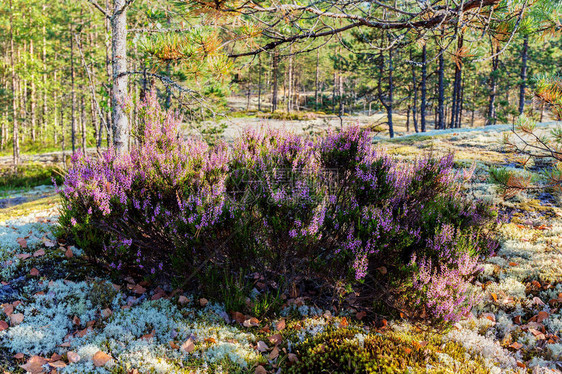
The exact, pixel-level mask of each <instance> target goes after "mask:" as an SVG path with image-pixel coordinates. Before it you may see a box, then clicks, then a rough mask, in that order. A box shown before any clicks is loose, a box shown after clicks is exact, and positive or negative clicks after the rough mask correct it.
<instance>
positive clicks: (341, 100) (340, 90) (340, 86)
mask: <svg viewBox="0 0 562 374" xmlns="http://www.w3.org/2000/svg"><path fill="white" fill-rule="evenodd" d="M339 83H340V84H339V90H338V98H339V101H340V112H339V113H340V117H341V116H343V114H344V110H345V109H344V107H343V105H344V104H343V97H344V95H343V76H341V75H340V82H339Z"/></svg>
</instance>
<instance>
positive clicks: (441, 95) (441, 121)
mask: <svg viewBox="0 0 562 374" xmlns="http://www.w3.org/2000/svg"><path fill="white" fill-rule="evenodd" d="M444 53H445V51H444V50H443V49H440V50H439V71H438V75H439V85H438V92H437V112H438V117H437V121H438V123H437V128H438V129H440V130H441V129H444V128H445V85H444V78H445V56H443V54H444Z"/></svg>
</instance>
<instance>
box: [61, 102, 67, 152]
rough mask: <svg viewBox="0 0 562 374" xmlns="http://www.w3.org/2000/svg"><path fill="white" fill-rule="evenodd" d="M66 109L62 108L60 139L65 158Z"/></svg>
mask: <svg viewBox="0 0 562 374" xmlns="http://www.w3.org/2000/svg"><path fill="white" fill-rule="evenodd" d="M64 132H65V131H64V107H63V106H62V105H61V106H60V137H61V146H62V154H63V156H64V151H65V139H66V137H65V134H64Z"/></svg>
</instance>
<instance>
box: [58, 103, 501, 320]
mask: <svg viewBox="0 0 562 374" xmlns="http://www.w3.org/2000/svg"><path fill="white" fill-rule="evenodd" d="M139 109H140V113H141V114H142V115H143V116H144V124H145V128H144V133H143V134H142V136H140V137H139V138H138V141H139V145H138V146H136V147H134V148H133V149H132V150H131V152H130V153H129V154H126V155H123V156H117V155H115V154H114V153H113V152H112V151H108V152H106V153H105V154H104V155H103V157H102V158H95V159H92V158H89V157H87V156H83V155H77V156H76V157H74V158H73V163H72V166H71V168H70V169H69V171H68V173H67V175H66V177H65V180H64V184H63V186H62V188H61V196H62V205H63V209H62V213H61V219H60V234H61V235H67V236H68V237H70V238H71V239H72V240H74V241H75V242H76V243H77V245H78V246H79V247H80V248H83V249H84V250H85V251H86V253H87V254H88V255H89V257H90V258H92V259H94V260H95V261H97V262H99V263H101V264H104V265H105V266H107V267H108V268H111V269H113V270H114V271H116V272H120V273H121V274H131V275H137V276H138V275H142V276H145V277H148V278H161V279H162V278H164V279H169V280H173V281H174V282H175V283H174V285H176V286H182V287H190V286H191V287H195V286H199V287H201V286H206V288H207V289H211V288H215V289H220V288H221V287H225V285H226V287H227V290H228V291H227V292H226V294H227V295H228V297H231V296H232V295H233V294H235V292H234V290H233V291H232V292H231V290H230V289H229V286H232V288H237V289H241V288H242V289H243V288H244V287H246V284H245V282H249V283H250V285H252V286H253V285H254V284H257V283H260V286H259V287H257V292H258V293H259V294H260V295H262V298H258V300H259V302H260V303H265V304H266V305H265V306H263V307H259V308H261V309H264V310H267V309H268V305H269V304H274V303H275V301H274V300H270V301H267V300H268V298H272V299H275V298H277V297H279V296H280V295H282V294H290V293H292V294H294V293H295V292H297V291H296V290H297V289H303V287H304V288H306V287H307V284H308V286H310V284H311V283H312V284H315V285H320V288H321V289H326V288H327V289H329V288H330V287H329V286H330V285H332V286H333V285H336V284H337V285H340V286H341V287H339V289H340V290H342V289H343V290H347V291H344V292H349V290H351V289H353V288H354V287H355V288H356V289H357V290H360V291H361V292H363V293H364V295H365V296H367V299H368V300H371V301H372V300H374V298H375V297H376V295H380V292H379V289H378V288H377V287H379V286H381V285H382V287H383V288H384V289H387V290H389V291H390V292H391V293H392V294H393V295H394V296H393V298H392V300H387V301H390V302H391V303H392V304H393V305H392V306H391V307H400V308H402V309H403V310H407V311H408V313H409V315H410V316H412V317H422V318H431V319H434V320H444V321H455V320H458V319H459V318H461V317H462V316H463V315H466V314H467V313H468V311H469V310H470V309H471V307H472V305H473V304H474V303H475V302H476V301H477V298H476V296H475V295H474V294H473V292H472V290H471V287H470V284H469V281H470V280H471V279H472V278H473V276H474V275H475V274H476V273H477V272H478V271H479V268H478V265H477V264H478V259H479V258H480V257H481V256H486V255H488V254H489V253H490V252H491V251H492V250H493V249H494V248H495V247H496V246H497V243H496V241H495V240H494V239H493V237H492V231H493V228H494V225H495V220H494V216H495V212H494V211H493V210H492V209H491V207H490V206H488V205H487V204H485V203H483V202H479V201H473V200H470V199H467V198H466V197H465V196H464V194H463V185H462V182H463V181H465V180H467V179H468V178H469V177H470V171H469V172H468V173H467V172H466V171H462V170H461V171H457V170H455V169H454V167H453V156H452V155H447V156H445V157H442V158H433V157H425V158H420V159H417V160H416V161H414V162H400V161H397V160H395V159H393V158H391V157H390V156H389V155H388V154H386V153H385V152H384V151H383V150H381V149H378V148H375V147H373V146H372V145H371V144H370V142H369V140H368V137H367V134H366V133H365V132H363V131H361V130H360V129H359V128H349V129H347V130H346V131H344V132H339V133H335V132H334V133H329V134H328V135H326V136H323V137H317V138H307V137H302V136H297V135H294V134H291V133H286V132H281V131H254V132H246V133H244V134H243V135H242V136H241V137H240V138H239V139H238V140H237V141H235V143H234V145H233V146H232V147H231V148H228V147H227V146H226V145H224V144H219V145H216V146H214V147H209V146H208V145H206V144H205V143H204V142H202V141H198V140H194V139H189V140H183V139H181V138H179V136H178V125H179V123H180V119H179V118H177V117H176V115H175V114H174V113H165V112H163V111H161V110H160V107H159V106H158V103H157V101H156V99H155V96H154V95H152V96H150V97H149V98H148V101H147V102H145V103H144V104H142V105H141V107H140V108H139ZM203 270H204V271H203ZM381 274H382V275H384V277H383V278H381ZM233 279H240V280H241V281H240V282H233ZM256 282H257V283H256ZM375 284H376V286H375ZM251 288H252V287H250V289H251ZM332 288H333V287H332ZM331 292H332V295H333V294H334V293H333V291H331ZM264 297H265V299H264ZM264 300H265V301H264ZM239 304H240V303H239ZM245 304H246V305H248V306H249V305H250V304H251V303H245ZM253 307H255V303H254V304H253Z"/></svg>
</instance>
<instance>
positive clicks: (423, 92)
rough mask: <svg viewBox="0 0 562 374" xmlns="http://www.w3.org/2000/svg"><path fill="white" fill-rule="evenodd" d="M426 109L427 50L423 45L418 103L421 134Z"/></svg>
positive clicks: (424, 124) (424, 126)
mask: <svg viewBox="0 0 562 374" xmlns="http://www.w3.org/2000/svg"><path fill="white" fill-rule="evenodd" d="M426 108H427V48H426V45H425V44H424V45H423V50H422V77H421V103H420V125H421V132H425V128H426V122H425V120H426V118H425V116H426Z"/></svg>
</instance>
